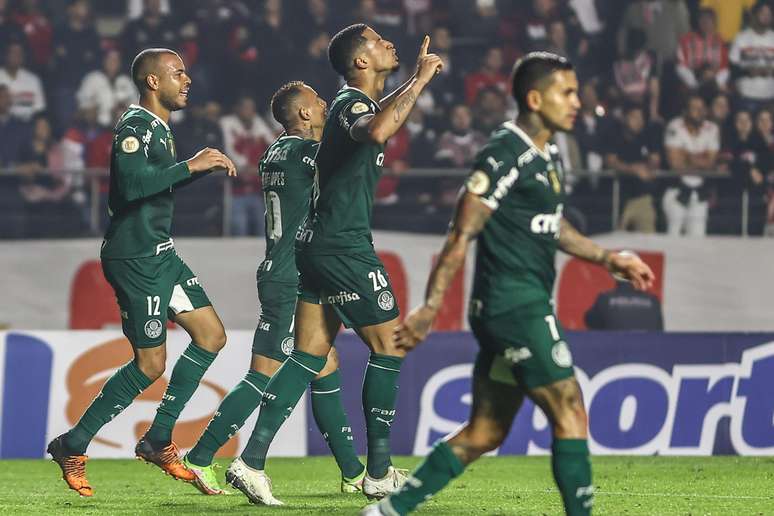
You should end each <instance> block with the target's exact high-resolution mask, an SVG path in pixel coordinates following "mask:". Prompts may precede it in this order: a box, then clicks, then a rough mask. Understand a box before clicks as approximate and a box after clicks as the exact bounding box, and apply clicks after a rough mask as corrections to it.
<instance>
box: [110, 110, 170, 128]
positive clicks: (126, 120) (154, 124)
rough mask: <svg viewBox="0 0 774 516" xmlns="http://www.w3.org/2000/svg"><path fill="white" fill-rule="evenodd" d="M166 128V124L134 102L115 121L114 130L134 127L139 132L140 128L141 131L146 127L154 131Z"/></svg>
mask: <svg viewBox="0 0 774 516" xmlns="http://www.w3.org/2000/svg"><path fill="white" fill-rule="evenodd" d="M167 128H168V126H167V125H166V124H165V123H164V122H163V121H162V120H161V119H160V118H159V117H158V116H156V115H155V114H153V113H151V112H150V111H148V110H147V109H145V108H143V107H141V106H137V105H134V104H133V105H131V106H129V107H128V108H127V109H126V111H124V113H123V114H122V115H121V116H120V117H119V119H118V122H117V123H116V132H121V131H123V130H125V129H128V130H132V129H134V130H135V132H137V133H139V132H140V129H142V130H143V132H145V131H146V130H148V129H150V130H151V131H156V130H157V129H159V130H162V131H166V130H167Z"/></svg>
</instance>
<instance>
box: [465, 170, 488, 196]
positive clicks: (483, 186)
mask: <svg viewBox="0 0 774 516" xmlns="http://www.w3.org/2000/svg"><path fill="white" fill-rule="evenodd" d="M466 186H467V188H468V192H470V193H472V194H476V195H482V194H484V193H486V191H487V190H489V176H488V175H486V172H484V171H483V170H476V171H475V172H473V174H471V176H470V177H469V178H468V182H467V185H466Z"/></svg>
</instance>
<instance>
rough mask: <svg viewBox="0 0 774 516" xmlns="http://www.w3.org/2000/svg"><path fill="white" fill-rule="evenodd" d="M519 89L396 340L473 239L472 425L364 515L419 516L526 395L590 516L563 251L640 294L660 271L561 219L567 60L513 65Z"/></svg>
mask: <svg viewBox="0 0 774 516" xmlns="http://www.w3.org/2000/svg"><path fill="white" fill-rule="evenodd" d="M512 88H513V89H512V91H513V97H514V99H515V100H516V103H517V104H518V107H519V116H518V118H517V119H516V120H515V122H514V121H509V122H505V123H504V124H503V125H502V126H501V127H500V128H499V129H498V130H496V131H495V132H494V133H493V134H492V137H491V139H490V140H489V143H488V144H487V145H486V146H484V148H483V149H482V150H481V151H480V152H479V154H478V156H477V158H476V160H475V162H474V165H473V172H472V173H471V174H470V176H469V177H468V179H467V180H466V183H465V186H464V188H463V189H462V191H461V194H460V198H459V201H458V204H457V209H456V213H455V215H454V219H453V221H452V225H451V228H450V230H449V233H448V235H447V238H446V242H445V244H444V246H443V250H442V251H441V256H440V258H439V259H438V262H437V263H436V265H435V266H434V267H433V269H432V271H431V273H430V278H429V280H428V285H427V291H426V294H425V302H424V304H422V305H421V306H419V307H418V308H416V309H414V310H413V311H412V312H411V313H410V314H409V315H408V317H406V320H405V321H404V322H403V324H402V325H401V326H400V327H398V329H397V331H396V334H395V341H396V344H397V345H398V346H399V347H400V348H401V349H405V350H410V349H412V348H414V347H415V346H416V345H417V344H418V343H419V342H421V341H422V340H423V339H424V338H425V337H426V336H427V334H428V332H429V331H430V328H431V327H432V324H433V321H434V319H435V317H436V315H437V314H438V310H439V308H440V307H441V304H442V303H443V296H444V292H446V289H447V287H448V286H449V284H450V283H451V281H452V279H453V278H454V274H455V272H456V271H457V270H458V269H459V267H460V266H461V265H462V263H463V262H464V260H465V256H466V254H467V251H468V246H469V244H470V242H472V241H473V240H476V239H477V240H478V247H477V251H476V252H477V256H476V268H475V277H474V280H473V291H472V295H471V300H470V306H469V321H470V326H471V328H472V330H473V334H474V335H475V337H476V340H478V343H479V346H480V348H481V349H480V350H479V353H478V357H477V358H476V362H475V367H474V369H473V404H472V408H471V414H470V419H469V420H468V422H467V423H465V424H464V425H463V426H462V427H461V428H460V429H459V430H458V431H456V432H455V433H453V434H451V435H449V436H447V437H445V438H443V439H441V440H439V441H438V442H437V443H436V444H435V447H434V448H433V451H432V452H431V453H430V455H429V456H428V457H427V458H426V459H425V461H424V462H423V463H422V464H421V465H420V466H419V467H418V468H417V469H416V470H414V472H413V473H412V476H411V477H410V478H409V479H408V480H407V481H406V483H405V484H404V486H403V487H402V488H401V489H400V490H398V491H397V492H395V493H393V494H391V495H390V496H388V497H386V498H385V499H383V500H382V501H381V502H379V503H378V504H376V505H371V506H368V507H366V508H365V509H364V510H363V511H362V512H361V514H362V515H380V514H381V515H389V516H394V515H405V514H408V513H410V512H412V511H413V510H414V509H416V508H417V506H418V505H420V504H421V503H423V502H425V501H426V500H428V499H429V498H430V497H431V496H433V495H434V494H435V493H437V492H438V491H440V490H441V489H443V487H444V486H446V485H447V484H448V483H449V482H450V481H451V480H452V479H453V478H455V477H457V476H459V475H460V474H461V473H462V471H463V470H464V468H465V466H467V465H468V464H470V463H471V462H473V461H474V460H476V459H478V458H479V457H480V456H481V455H483V454H484V453H486V452H489V451H491V450H494V449H496V448H497V447H498V446H500V445H501V444H502V442H503V441H504V440H505V437H506V436H507V434H508V431H509V429H510V427H511V423H512V422H513V418H514V416H515V415H516V413H517V412H518V410H519V407H520V406H521V404H522V401H523V400H524V396H525V395H526V396H528V397H529V398H530V399H531V400H532V401H534V402H535V404H537V405H538V406H539V407H540V408H541V409H542V410H543V412H544V413H545V414H546V416H547V418H548V421H549V423H550V425H551V429H552V433H553V445H552V469H553V473H554V479H555V480H556V483H557V485H558V487H559V491H560V493H561V496H562V500H563V502H564V507H565V511H566V513H567V514H570V515H587V514H590V513H591V505H592V501H593V493H594V487H593V485H592V483H591V464H590V462H589V450H588V446H587V442H586V439H587V429H586V427H587V417H586V410H585V408H584V406H583V398H582V394H581V391H580V388H579V386H578V382H577V380H576V379H575V375H574V371H573V362H572V355H571V354H570V350H569V348H568V346H567V343H566V342H565V340H564V333H563V331H562V328H561V327H560V325H559V323H558V321H557V320H556V317H555V315H554V310H553V304H552V301H551V293H552V290H553V285H554V279H555V276H556V272H555V269H554V257H555V254H556V249H557V247H558V248H560V249H561V250H563V251H564V252H566V253H569V254H571V255H573V256H577V257H578V258H581V259H584V260H587V261H590V262H592V263H597V264H600V265H603V266H605V267H607V269H609V270H610V271H612V272H614V273H618V274H620V275H622V276H623V277H625V278H627V279H628V280H630V281H631V282H632V284H633V285H634V286H635V287H636V288H637V289H640V290H644V289H646V288H648V287H650V286H651V285H652V283H653V273H652V272H651V270H650V268H649V267H648V266H647V265H645V264H644V263H643V262H642V261H641V260H640V259H639V258H637V257H636V256H632V255H626V254H619V253H616V252H613V251H610V250H607V249H603V248H602V247H600V246H598V245H596V244H595V243H594V242H592V241H591V240H589V239H588V238H586V237H584V236H582V235H581V234H580V233H578V231H576V230H575V229H574V228H573V227H572V226H571V225H570V224H569V223H568V222H567V220H566V219H565V218H564V217H563V216H562V208H563V202H564V187H563V180H564V172H563V171H562V167H561V164H560V162H559V160H558V157H557V149H556V147H555V146H554V145H552V144H551V143H549V140H550V138H551V137H552V136H553V135H554V134H555V133H556V132H558V131H569V130H571V129H572V126H573V123H574V122H575V117H576V116H577V113H578V109H579V108H580V102H579V100H578V80H577V78H576V76H575V72H574V71H573V67H572V65H571V64H570V62H569V61H567V60H566V59H565V58H563V57H560V56H557V55H554V54H549V53H543V52H536V53H531V54H528V55H526V56H525V57H524V58H522V59H521V60H520V61H518V62H517V63H516V65H515V67H514V70H513V75H512Z"/></svg>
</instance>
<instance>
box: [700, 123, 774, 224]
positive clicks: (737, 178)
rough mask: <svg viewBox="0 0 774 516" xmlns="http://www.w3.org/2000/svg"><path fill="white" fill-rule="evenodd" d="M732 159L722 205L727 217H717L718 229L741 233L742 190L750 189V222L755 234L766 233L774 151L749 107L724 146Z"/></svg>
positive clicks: (725, 155) (725, 153) (748, 190)
mask: <svg viewBox="0 0 774 516" xmlns="http://www.w3.org/2000/svg"><path fill="white" fill-rule="evenodd" d="M723 154H724V158H725V160H726V161H727V162H728V163H729V168H730V169H731V175H732V178H733V181H732V185H731V187H730V188H728V189H727V191H726V192H724V193H725V195H723V196H721V198H720V206H719V208H720V209H721V210H722V212H723V217H722V218H720V220H718V221H716V222H715V224H714V226H715V227H714V229H715V230H716V231H718V232H720V233H731V234H739V231H740V227H741V221H742V216H741V212H742V192H743V191H745V190H747V192H748V207H747V208H748V214H749V219H748V220H749V226H748V228H747V231H748V233H749V234H752V235H760V234H762V233H763V225H764V222H765V214H766V203H765V194H766V174H767V173H768V172H769V171H770V170H771V169H772V168H774V167H773V165H774V163H773V162H772V154H771V151H770V150H769V146H768V145H767V144H766V141H765V140H764V139H763V137H762V136H761V135H760V133H759V132H758V131H756V130H755V127H754V126H753V120H752V115H751V114H750V112H749V111H745V110H741V111H737V113H736V114H735V115H734V130H733V132H732V133H731V135H730V136H729V138H728V142H727V143H726V144H725V145H724V147H723Z"/></svg>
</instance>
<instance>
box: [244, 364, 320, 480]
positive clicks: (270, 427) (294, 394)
mask: <svg viewBox="0 0 774 516" xmlns="http://www.w3.org/2000/svg"><path fill="white" fill-rule="evenodd" d="M324 366H325V357H318V356H315V355H310V354H309V353H304V352H303V351H299V350H297V349H294V350H293V352H292V353H290V356H289V357H288V359H287V360H285V363H284V364H282V367H280V368H279V370H278V371H277V372H276V373H274V376H272V377H271V380H269V383H268V384H267V385H266V392H265V393H264V395H263V401H262V402H261V412H260V413H259V414H258V421H256V423H255V428H254V429H253V433H252V435H251V436H250V440H249V441H247V446H245V449H244V451H243V452H242V455H241V457H242V460H243V461H244V462H245V464H247V465H248V466H250V467H251V468H253V469H258V470H262V469H263V468H264V465H265V464H266V454H267V453H268V451H269V446H270V445H271V442H272V440H274V435H275V434H276V433H277V431H278V430H279V429H280V427H281V426H282V423H284V422H285V420H286V419H287V418H288V417H289V416H290V413H291V412H293V408H294V407H295V406H296V404H297V403H298V400H299V399H301V396H302V395H303V394H304V391H305V390H306V388H307V386H308V385H309V382H311V381H312V379H314V377H315V376H317V375H318V374H320V371H322V368H323V367H324Z"/></svg>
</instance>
